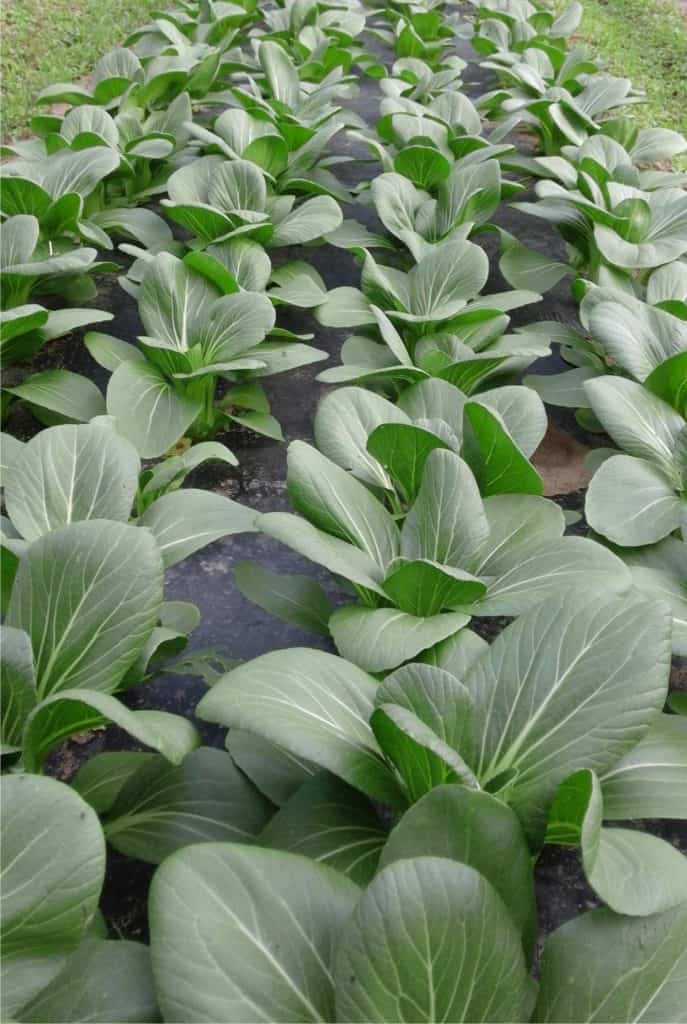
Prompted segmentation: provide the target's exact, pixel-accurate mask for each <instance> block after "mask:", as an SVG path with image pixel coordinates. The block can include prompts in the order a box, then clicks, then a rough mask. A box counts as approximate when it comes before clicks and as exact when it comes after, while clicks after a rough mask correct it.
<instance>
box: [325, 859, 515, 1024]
mask: <svg viewBox="0 0 687 1024" xmlns="http://www.w3.org/2000/svg"><path fill="white" fill-rule="evenodd" d="M334 979H335V984H336V1009H337V1017H338V1019H339V1020H346V1021H380V1022H382V1021H392V1020H393V1021H414V1022H416V1021H436V1020H450V1021H466V1022H467V1021H470V1022H472V1021H500V1020H503V1021H525V1020H527V1019H528V1018H529V1012H530V1007H531V989H530V980H529V976H528V973H527V969H526V967H525V958H524V955H523V951H522V945H521V943H520V936H519V934H518V930H517V928H516V926H515V924H514V923H513V921H512V919H511V917H510V914H509V912H508V910H507V908H506V905H505V904H504V902H503V900H502V899H501V897H500V896H499V895H498V893H497V892H496V890H495V889H494V888H493V887H492V886H491V885H490V883H489V882H488V881H487V880H486V879H485V878H484V877H483V876H482V875H480V874H479V873H478V872H477V871H475V870H474V869H473V868H471V867H468V866H467V865H466V864H460V863H458V862H457V861H454V860H448V859H446V858H442V857H416V858H413V859H411V860H399V861H396V862H395V863H392V864H390V865H389V866H388V867H386V868H385V869H384V870H383V871H382V872H380V874H379V875H377V877H376V878H375V879H374V880H373V882H372V884H371V885H370V886H369V887H368V888H367V889H366V890H365V892H364V893H363V895H362V897H361V899H360V902H359V903H358V905H357V907H356V908H355V911H354V912H353V916H352V918H351V920H350V921H349V922H348V923H347V925H346V926H345V928H344V931H343V934H342V936H341V940H340V944H339V947H338V950H337V954H336V960H335V962H334Z"/></svg>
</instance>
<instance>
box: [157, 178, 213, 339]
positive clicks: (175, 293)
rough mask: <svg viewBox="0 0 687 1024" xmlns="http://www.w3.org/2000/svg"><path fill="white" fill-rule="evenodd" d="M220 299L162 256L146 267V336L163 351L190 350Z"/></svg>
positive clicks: (184, 268) (202, 281)
mask: <svg viewBox="0 0 687 1024" xmlns="http://www.w3.org/2000/svg"><path fill="white" fill-rule="evenodd" d="M190 166H193V165H190ZM185 169H186V168H185ZM217 297H218V293H217V290H216V289H215V288H214V287H213V286H212V285H211V284H210V282H209V281H207V279H206V278H204V277H203V276H202V275H201V274H197V273H194V272H193V271H192V270H190V269H189V268H188V267H187V266H186V264H185V263H183V262H182V260H179V259H177V258H176V257H175V256H172V255H170V254H169V253H166V252H161V253H159V254H158V255H157V256H155V258H154V259H152V260H151V261H150V262H149V263H148V264H147V265H146V268H145V271H144V273H143V278H142V280H141V288H140V292H139V296H138V311H139V314H140V317H141V320H142V321H143V326H144V328H145V334H146V335H147V336H149V337H150V338H153V339H155V341H156V342H157V343H158V345H159V346H160V347H162V348H169V349H171V350H172V351H175V352H186V351H188V349H189V348H190V347H191V346H192V345H193V343H194V340H195V337H196V334H197V332H198V330H199V329H200V328H202V326H203V325H204V324H205V323H206V321H207V319H208V306H209V305H210V304H211V303H212V302H214V300H215V299H217Z"/></svg>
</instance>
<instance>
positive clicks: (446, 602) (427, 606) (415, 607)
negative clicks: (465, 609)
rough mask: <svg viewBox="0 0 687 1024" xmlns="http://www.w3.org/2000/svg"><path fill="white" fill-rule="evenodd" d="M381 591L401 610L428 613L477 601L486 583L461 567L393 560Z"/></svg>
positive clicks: (423, 614)
mask: <svg viewBox="0 0 687 1024" xmlns="http://www.w3.org/2000/svg"><path fill="white" fill-rule="evenodd" d="M384 590H385V591H386V593H387V594H388V595H389V597H390V598H391V600H392V601H393V602H394V604H395V605H396V607H397V608H400V609H401V611H404V612H408V613H409V614H410V615H418V616H428V615H437V614H438V613H439V612H440V611H443V610H444V609H451V608H460V607H461V606H465V605H470V604H472V603H473V602H475V601H479V599H480V598H481V597H482V596H483V595H484V594H486V592H487V585H486V583H484V582H482V580H478V579H477V578H476V577H475V576H471V575H470V573H468V572H463V570H462V569H454V568H452V567H451V566H449V565H440V564H439V563H438V562H429V561H427V560H422V559H418V560H416V561H410V562H406V561H403V560H399V561H397V562H394V564H393V566H392V569H391V572H390V573H389V575H388V576H387V577H386V579H385V580H384Z"/></svg>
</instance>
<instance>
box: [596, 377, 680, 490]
mask: <svg viewBox="0 0 687 1024" xmlns="http://www.w3.org/2000/svg"><path fill="white" fill-rule="evenodd" d="M585 390H586V392H587V396H588V397H589V400H590V403H591V406H592V409H593V411H594V413H595V415H596V416H597V417H598V419H599V422H600V423H601V425H602V426H603V428H604V429H605V431H606V433H607V434H609V435H610V436H611V437H612V438H613V440H614V441H615V442H616V444H617V445H618V447H619V448H621V449H622V450H623V451H624V452H626V453H627V454H628V455H632V456H636V457H637V458H639V459H646V460H647V461H649V462H651V463H652V464H653V465H654V466H655V467H656V468H657V469H660V470H661V471H662V472H664V473H665V474H666V475H667V476H668V477H672V476H676V472H677V471H676V458H675V448H676V445H677V439H678V436H679V434H680V432H681V430H682V429H683V427H684V425H685V421H684V419H683V417H682V416H681V415H680V414H679V413H678V412H676V411H675V409H673V407H672V405H669V404H668V403H667V402H664V401H663V400H662V399H661V398H658V397H657V396H656V395H653V394H652V393H651V392H650V391H648V390H647V389H646V388H645V387H643V386H642V385H641V384H637V383H636V382H635V381H633V380H625V379H624V378H622V377H612V376H610V375H608V376H604V377H599V378H597V379H596V380H591V381H588V382H587V384H586V385H585Z"/></svg>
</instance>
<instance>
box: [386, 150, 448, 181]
mask: <svg viewBox="0 0 687 1024" xmlns="http://www.w3.org/2000/svg"><path fill="white" fill-rule="evenodd" d="M394 170H395V171H397V172H398V173H399V174H401V175H403V176H404V177H406V178H410V180H411V181H412V182H413V184H415V185H417V186H418V188H424V189H428V190H431V189H434V188H436V186H437V185H439V184H440V182H442V181H444V179H445V178H447V177H448V175H449V173H450V170H451V164H450V163H449V161H448V159H447V158H446V157H445V156H444V154H443V153H440V152H439V150H438V149H435V148H434V147H433V146H418V145H416V146H412V145H411V146H405V147H404V148H403V149H402V150H401V151H400V153H399V154H398V155H397V156H396V158H395V159H394Z"/></svg>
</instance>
